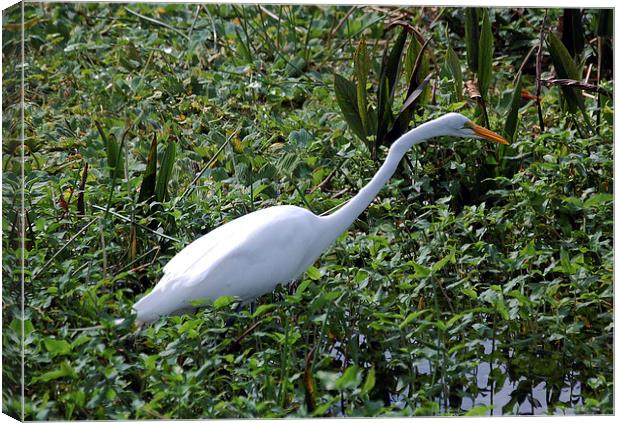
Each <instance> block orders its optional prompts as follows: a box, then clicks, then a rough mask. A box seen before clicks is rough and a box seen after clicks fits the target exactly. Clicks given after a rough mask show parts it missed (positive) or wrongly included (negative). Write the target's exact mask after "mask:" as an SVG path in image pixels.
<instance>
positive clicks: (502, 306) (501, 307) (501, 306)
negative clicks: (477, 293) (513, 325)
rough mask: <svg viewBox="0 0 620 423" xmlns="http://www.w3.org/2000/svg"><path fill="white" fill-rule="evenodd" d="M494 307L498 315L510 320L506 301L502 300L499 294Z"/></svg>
mask: <svg viewBox="0 0 620 423" xmlns="http://www.w3.org/2000/svg"><path fill="white" fill-rule="evenodd" d="M495 308H496V309H497V311H498V312H499V314H500V316H502V318H503V319H504V320H510V315H509V314H508V309H507V308H506V303H505V302H504V299H503V298H502V297H501V296H498V297H497V301H496V302H495Z"/></svg>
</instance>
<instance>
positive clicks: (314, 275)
mask: <svg viewBox="0 0 620 423" xmlns="http://www.w3.org/2000/svg"><path fill="white" fill-rule="evenodd" d="M306 273H307V274H308V277H309V278H310V279H312V280H313V281H318V280H319V279H321V272H320V271H319V269H317V268H316V267H314V266H310V267H308V270H306Z"/></svg>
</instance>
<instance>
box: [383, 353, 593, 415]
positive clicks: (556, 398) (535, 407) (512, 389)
mask: <svg viewBox="0 0 620 423" xmlns="http://www.w3.org/2000/svg"><path fill="white" fill-rule="evenodd" d="M483 345H484V348H485V354H490V353H491V350H492V345H493V344H492V341H486V342H484V343H483ZM493 369H496V370H495V371H497V369H499V371H501V373H502V374H504V375H505V374H506V373H507V368H506V365H504V364H502V363H494V364H493ZM418 371H419V372H420V373H421V374H431V367H430V362H429V361H428V360H425V361H424V362H422V363H421V364H420V365H419V366H418ZM490 374H491V365H490V363H488V362H483V363H480V364H479V365H478V366H477V368H476V370H475V371H474V372H473V373H472V376H475V378H476V381H477V386H478V388H479V390H480V392H479V393H478V395H477V396H476V397H475V398H472V397H471V396H470V397H463V399H462V400H461V406H460V408H461V410H462V411H465V412H466V411H468V410H471V409H472V408H473V407H475V406H480V405H484V406H492V409H491V410H489V411H488V413H487V415H494V416H500V415H503V414H509V415H515V414H521V415H547V414H555V415H574V414H575V412H574V410H575V406H578V405H582V404H583V402H582V399H581V383H580V382H579V381H578V380H576V378H575V377H574V376H575V375H566V377H565V379H564V386H562V387H561V388H560V389H559V391H560V392H559V395H558V393H557V390H558V387H557V383H556V384H552V385H551V386H547V384H546V383H545V382H539V383H538V384H537V385H535V386H533V387H531V389H529V392H528V393H526V394H525V395H524V393H523V389H521V387H522V386H523V385H525V386H529V385H531V383H529V381H528V380H527V378H526V377H523V376H522V377H521V378H519V379H518V380H511V379H510V377H508V376H507V377H506V379H505V380H504V382H503V384H502V387H501V389H499V390H498V388H497V386H496V385H495V383H493V381H491V380H489V376H490ZM407 394H408V392H405V393H403V394H401V395H399V396H394V397H393V399H394V403H395V404H397V405H398V404H402V406H403V407H404V405H405V402H404V401H403V398H405V397H406V396H407ZM513 398H517V401H516V404H513V405H512V406H511V407H509V408H508V409H507V410H504V407H505V406H507V405H508V404H509V403H510V402H511V400H512V399H513ZM437 400H438V402H439V404H441V405H442V406H441V408H440V414H443V413H444V412H446V411H450V410H446V409H445V407H443V404H444V402H445V401H443V398H437ZM550 403H551V404H550ZM550 406H551V407H550ZM550 408H551V409H552V410H553V411H550Z"/></svg>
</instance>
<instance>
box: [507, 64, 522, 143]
mask: <svg viewBox="0 0 620 423" xmlns="http://www.w3.org/2000/svg"><path fill="white" fill-rule="evenodd" d="M520 105H521V74H520V73H519V75H517V82H516V84H515V87H514V90H513V91H512V97H511V99H510V107H509V108H508V116H506V123H505V124H504V133H505V134H506V136H507V137H508V139H509V140H510V141H514V138H515V133H516V130H517V125H518V122H519V106H520Z"/></svg>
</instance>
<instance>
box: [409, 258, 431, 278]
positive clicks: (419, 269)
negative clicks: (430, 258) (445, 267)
mask: <svg viewBox="0 0 620 423" xmlns="http://www.w3.org/2000/svg"><path fill="white" fill-rule="evenodd" d="M410 263H411V265H412V266H413V268H414V269H415V275H414V277H416V278H420V279H421V278H425V277H427V276H428V275H430V274H431V269H430V268H428V267H426V266H423V265H421V264H418V263H416V262H415V261H414V260H411V261H410Z"/></svg>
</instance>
